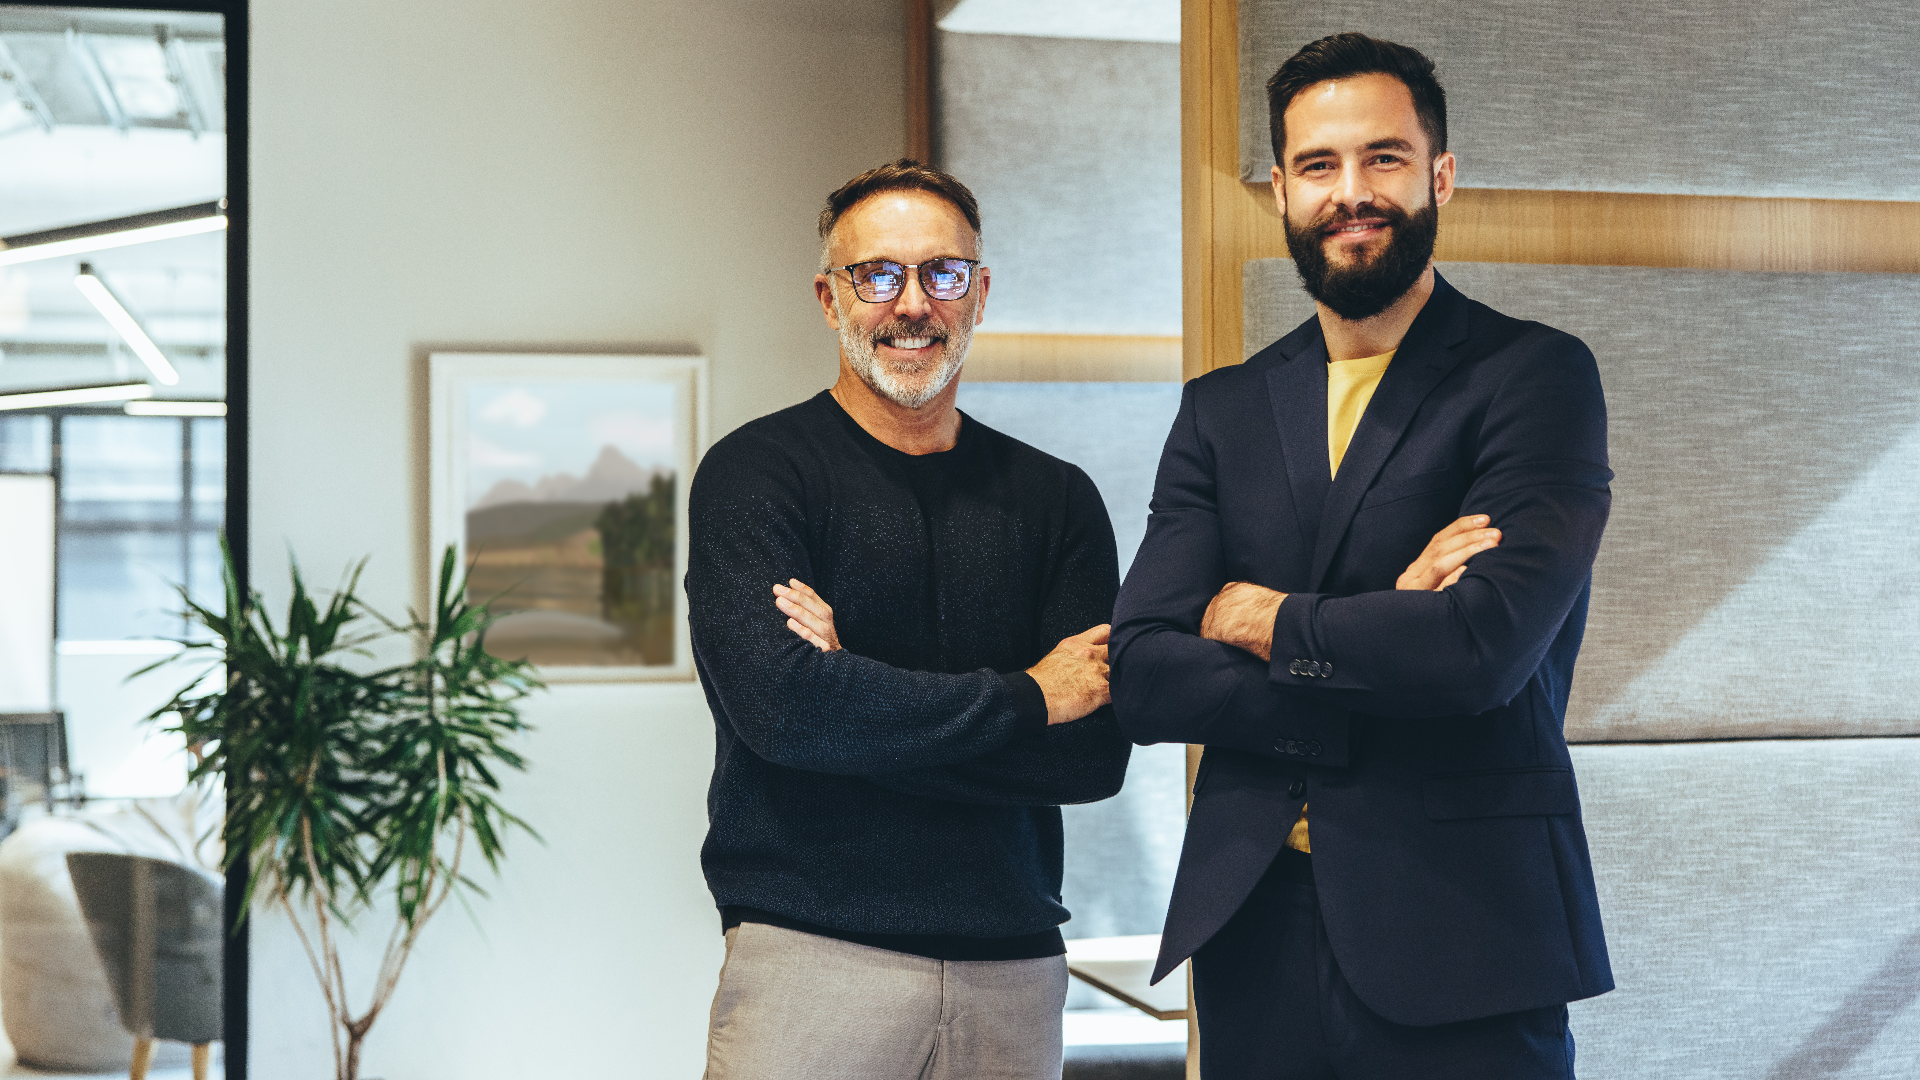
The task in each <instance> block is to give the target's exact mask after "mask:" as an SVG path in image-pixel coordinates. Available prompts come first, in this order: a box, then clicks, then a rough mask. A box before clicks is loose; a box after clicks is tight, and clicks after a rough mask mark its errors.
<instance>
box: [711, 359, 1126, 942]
mask: <svg viewBox="0 0 1920 1080" xmlns="http://www.w3.org/2000/svg"><path fill="white" fill-rule="evenodd" d="M688 509H689V542H690V551H689V556H688V562H687V600H688V610H689V613H690V618H691V622H692V631H693V653H694V661H695V663H696V665H697V666H698V668H699V671H700V681H701V684H702V686H704V687H705V689H706V693H707V701H708V704H709V705H710V706H711V707H712V709H713V717H714V723H715V725H716V727H717V729H718V730H717V746H716V750H715V761H714V770H713V783H712V786H711V787H710V788H709V789H708V794H707V815H708V821H709V826H710V827H709V829H708V832H707V841H706V845H705V846H704V848H703V849H702V850H701V864H702V866H703V867H704V869H705V871H706V877H707V884H708V887H709V888H711V889H712V890H713V895H714V899H715V901H716V902H717V903H718V904H719V905H720V907H721V908H722V910H723V911H725V912H728V913H730V914H731V915H732V916H733V918H734V919H736V920H737V919H738V918H739V917H740V915H739V913H740V912H741V911H746V912H748V913H749V916H748V921H754V920H753V919H752V917H751V913H753V912H764V913H770V917H769V918H767V919H765V920H762V921H782V920H784V921H787V922H788V923H790V924H795V925H800V926H802V927H803V928H805V927H819V928H824V930H825V931H827V932H832V933H835V935H836V936H843V937H848V938H849V939H851V940H869V939H873V935H936V936H943V935H944V936H953V937H957V938H963V939H996V938H1015V937H1022V936H1025V937H1029V938H1030V937H1032V936H1034V935H1041V934H1044V935H1047V936H1055V935H1057V930H1056V929H1055V928H1056V927H1058V925H1059V924H1060V923H1062V922H1064V921H1065V920H1066V919H1067V911H1066V909H1065V908H1064V907H1062V906H1061V904H1060V871H1061V863H1060V859H1061V830H1060V811H1059V809H1058V807H1059V804H1062V803H1078V802H1091V801H1093V800H1096V799H1104V798H1106V797H1108V796H1110V795H1112V794H1114V793H1115V792H1116V791H1118V790H1119V789H1120V782H1121V780H1122V778H1123V776H1124V774H1125V771H1126V763H1127V753H1128V749H1129V744H1128V743H1127V741H1126V740H1125V738H1124V737H1123V736H1121V735H1120V733H1119V729H1118V727H1117V726H1116V724H1115V723H1114V720H1113V715H1112V710H1111V708H1103V709H1100V710H1099V711H1097V712H1095V713H1094V714H1092V715H1091V716H1088V717H1086V718H1085V719H1082V720H1078V721H1075V722H1073V723H1070V724H1062V725H1057V726H1054V727H1048V726H1046V702H1045V700H1044V698H1043V697H1042V696H1041V694H1040V689H1039V685H1038V684H1037V683H1035V682H1034V681H1033V679H1032V677H1031V676H1028V675H1025V674H1023V673H1022V672H1023V670H1024V669H1025V668H1027V667H1030V666H1032V665H1033V664H1034V663H1035V662H1036V661H1038V660H1039V659H1040V658H1041V657H1042V656H1044V655H1046V653H1047V652H1048V651H1049V650H1051V649H1052V648H1053V646H1054V645H1055V644H1056V643H1058V642H1059V641H1060V639H1061V638H1064V637H1067V636H1068V635H1071V634H1077V633H1079V632H1081V631H1083V630H1085V629H1087V628H1088V627H1090V626H1094V625H1097V624H1099V623H1103V622H1106V621H1108V619H1109V618H1110V617H1111V614H1112V610H1113V599H1114V594H1115V593H1116V592H1117V591H1118V588H1119V582H1118V577H1119V573H1118V568H1117V566H1116V559H1115V555H1114V544H1113V530H1112V527H1111V525H1110V524H1109V523H1108V520H1107V512H1106V507H1105V505H1104V504H1103V503H1102V502H1101V500H1100V494H1099V492H1098V491H1097V490H1096V489H1095V488H1094V486H1093V483H1092V481H1090V480H1088V479H1087V476H1086V474H1085V473H1083V472H1081V471H1080V470H1079V469H1078V468H1076V467H1075V466H1073V465H1070V464H1067V463H1066V462H1063V461H1060V460H1059V459H1057V458H1053V457H1050V456H1048V455H1046V454H1043V453H1041V452H1040V451H1038V450H1035V449H1034V448H1032V447H1030V446H1027V445H1026V444H1024V443H1021V442H1018V441H1016V440H1014V439H1011V438H1009V437H1007V436H1005V435H1002V434H1000V433H999V432H997V431H994V430H993V429H991V428H988V427H985V426H983V425H981V424H980V423H978V422H976V421H974V420H972V419H971V418H965V417H963V418H962V421H961V426H960V437H959V443H958V445H956V446H955V447H954V448H953V449H952V450H949V451H945V452H942V453H937V454H925V455H919V456H914V455H909V454H904V453H901V452H900V451H897V450H894V449H892V448H891V447H888V446H887V445H885V444H884V443H882V442H880V441H879V440H877V439H875V438H874V437H873V436H871V435H869V434H867V433H866V431H864V430H863V429H862V428H861V427H860V426H859V425H858V424H857V423H855V422H854V420H853V419H852V418H851V417H849V416H848V415H847V414H846V412H845V411H843V410H842V409H841V408H840V406H839V404H838V403H836V402H835V401H834V400H833V398H832V397H831V396H830V395H829V394H826V393H821V394H819V395H817V396H816V397H814V398H813V399H811V400H809V401H806V402H803V403H801V404H799V405H796V406H794V407H792V408H789V409H785V410H782V411H780V412H777V413H774V414H773V415H771V416H766V417H762V418H761V419H759V420H756V421H753V422H752V423H750V424H747V425H746V426H744V427H742V428H740V429H739V430H737V431H735V432H733V433H732V434H730V435H728V436H727V437H726V438H724V439H722V440H720V442H719V443H718V444H717V445H715V446H714V447H713V449H711V450H709V451H708V452H707V454H706V457H705V459H704V460H703V461H702V462H701V464H700V468H699V471H698V472H697V473H696V475H695V476H694V480H693V485H692V488H691V491H690V494H689V500H688ZM789 578H798V579H800V580H801V581H803V582H805V583H807V584H808V585H811V586H813V588H814V589H815V590H816V591H818V592H819V594H820V595H821V596H822V597H823V598H824V599H825V600H826V601H827V603H829V604H831V605H833V610H834V625H835V629H836V630H837V632H838V634H839V637H840V644H841V646H842V648H841V650H840V651H838V652H831V653H825V652H821V651H820V650H819V649H817V648H815V647H814V646H812V645H810V644H808V643H807V642H805V641H803V640H801V639H800V638H799V637H798V636H796V635H794V634H793V633H792V632H791V631H789V630H788V629H787V628H786V617H785V616H784V615H781V614H780V612H779V609H777V608H775V607H774V604H773V599H774V597H773V591H772V587H773V585H774V584H775V583H776V582H778V583H782V584H784V583H785V582H786V581H787V579H789ZM870 943H874V944H885V943H886V941H885V939H873V940H871V941H870ZM903 947H905V948H907V951H916V952H923V953H927V954H929V955H934V954H940V953H939V950H938V949H935V950H932V951H929V950H925V949H918V948H913V947H911V946H903ZM1056 951H1057V950H1056ZM942 955H944V954H942ZM983 955H985V956H986V957H987V958H992V953H991V950H990V949H989V951H988V953H986V954H983ZM1036 955H1043V953H1042V954H1036ZM949 958H956V959H957V958H963V957H960V956H952V957H949Z"/></svg>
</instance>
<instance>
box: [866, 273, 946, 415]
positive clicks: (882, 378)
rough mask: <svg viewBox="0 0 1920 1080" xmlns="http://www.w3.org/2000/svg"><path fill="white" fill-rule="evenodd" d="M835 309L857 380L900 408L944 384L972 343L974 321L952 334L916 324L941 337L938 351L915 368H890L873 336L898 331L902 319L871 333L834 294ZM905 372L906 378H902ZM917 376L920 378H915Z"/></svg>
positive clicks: (927, 398) (911, 405)
mask: <svg viewBox="0 0 1920 1080" xmlns="http://www.w3.org/2000/svg"><path fill="white" fill-rule="evenodd" d="M834 310H835V311H836V312H837V313H838V314H839V316H840V351H841V353H842V354H843V355H845V356H846V358H847V363H848V364H850V365H852V367H853V371H854V374H856V375H858V376H860V381H861V382H863V383H866V384H867V386H869V387H871V388H872V390H873V392H874V393H876V394H879V395H880V396H881V397H883V398H886V399H887V400H888V401H891V402H893V403H894V404H895V405H898V406H900V407H901V408H903V409H917V408H919V407H920V406H922V405H925V404H926V403H927V402H929V401H932V400H933V399H934V398H936V397H939V396H940V391H942V390H945V389H946V388H947V384H948V383H950V382H952V381H953V377H954V376H956V375H958V374H960V365H961V364H963V363H965V362H966V359H967V346H969V345H971V344H972V343H973V321H972V320H971V319H967V320H964V321H963V322H962V324H961V326H960V328H959V329H957V330H955V331H953V332H952V333H951V334H949V333H947V332H946V331H944V330H941V329H939V328H938V327H935V326H932V325H927V326H924V327H919V326H916V327H915V329H924V330H926V331H927V332H928V333H929V334H931V335H932V336H934V337H938V338H941V339H942V342H941V347H940V355H939V357H938V359H937V360H935V361H933V362H931V363H927V364H922V365H919V366H917V367H914V368H910V369H906V370H900V369H898V368H896V369H894V370H889V365H888V364H887V362H886V361H884V360H882V359H880V351H879V348H878V346H876V345H875V344H874V339H876V338H881V337H887V336H890V335H893V334H896V333H898V331H899V329H900V328H901V327H902V326H903V325H908V324H901V323H888V324H886V325H884V326H880V327H877V328H876V329H875V330H874V332H873V333H871V334H865V333H862V332H861V331H860V329H859V328H858V327H856V326H855V325H854V324H853V321H852V320H850V319H848V318H847V313H846V311H845V310H844V309H842V308H841V307H840V298H839V297H838V296H836V297H834ZM902 376H906V378H902ZM913 376H920V377H921V380H924V381H918V380H914V379H913Z"/></svg>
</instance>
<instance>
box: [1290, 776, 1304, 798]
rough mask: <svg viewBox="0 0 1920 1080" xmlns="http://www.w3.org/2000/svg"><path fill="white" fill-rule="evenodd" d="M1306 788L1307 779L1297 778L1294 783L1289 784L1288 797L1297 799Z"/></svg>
mask: <svg viewBox="0 0 1920 1080" xmlns="http://www.w3.org/2000/svg"><path fill="white" fill-rule="evenodd" d="M1306 790H1307V782H1306V781H1305V780H1295V781H1294V782H1293V783H1291V784H1288V785H1287V798H1289V799H1297V798H1299V797H1300V795H1301V794H1302V793H1303V792H1305V791H1306Z"/></svg>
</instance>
